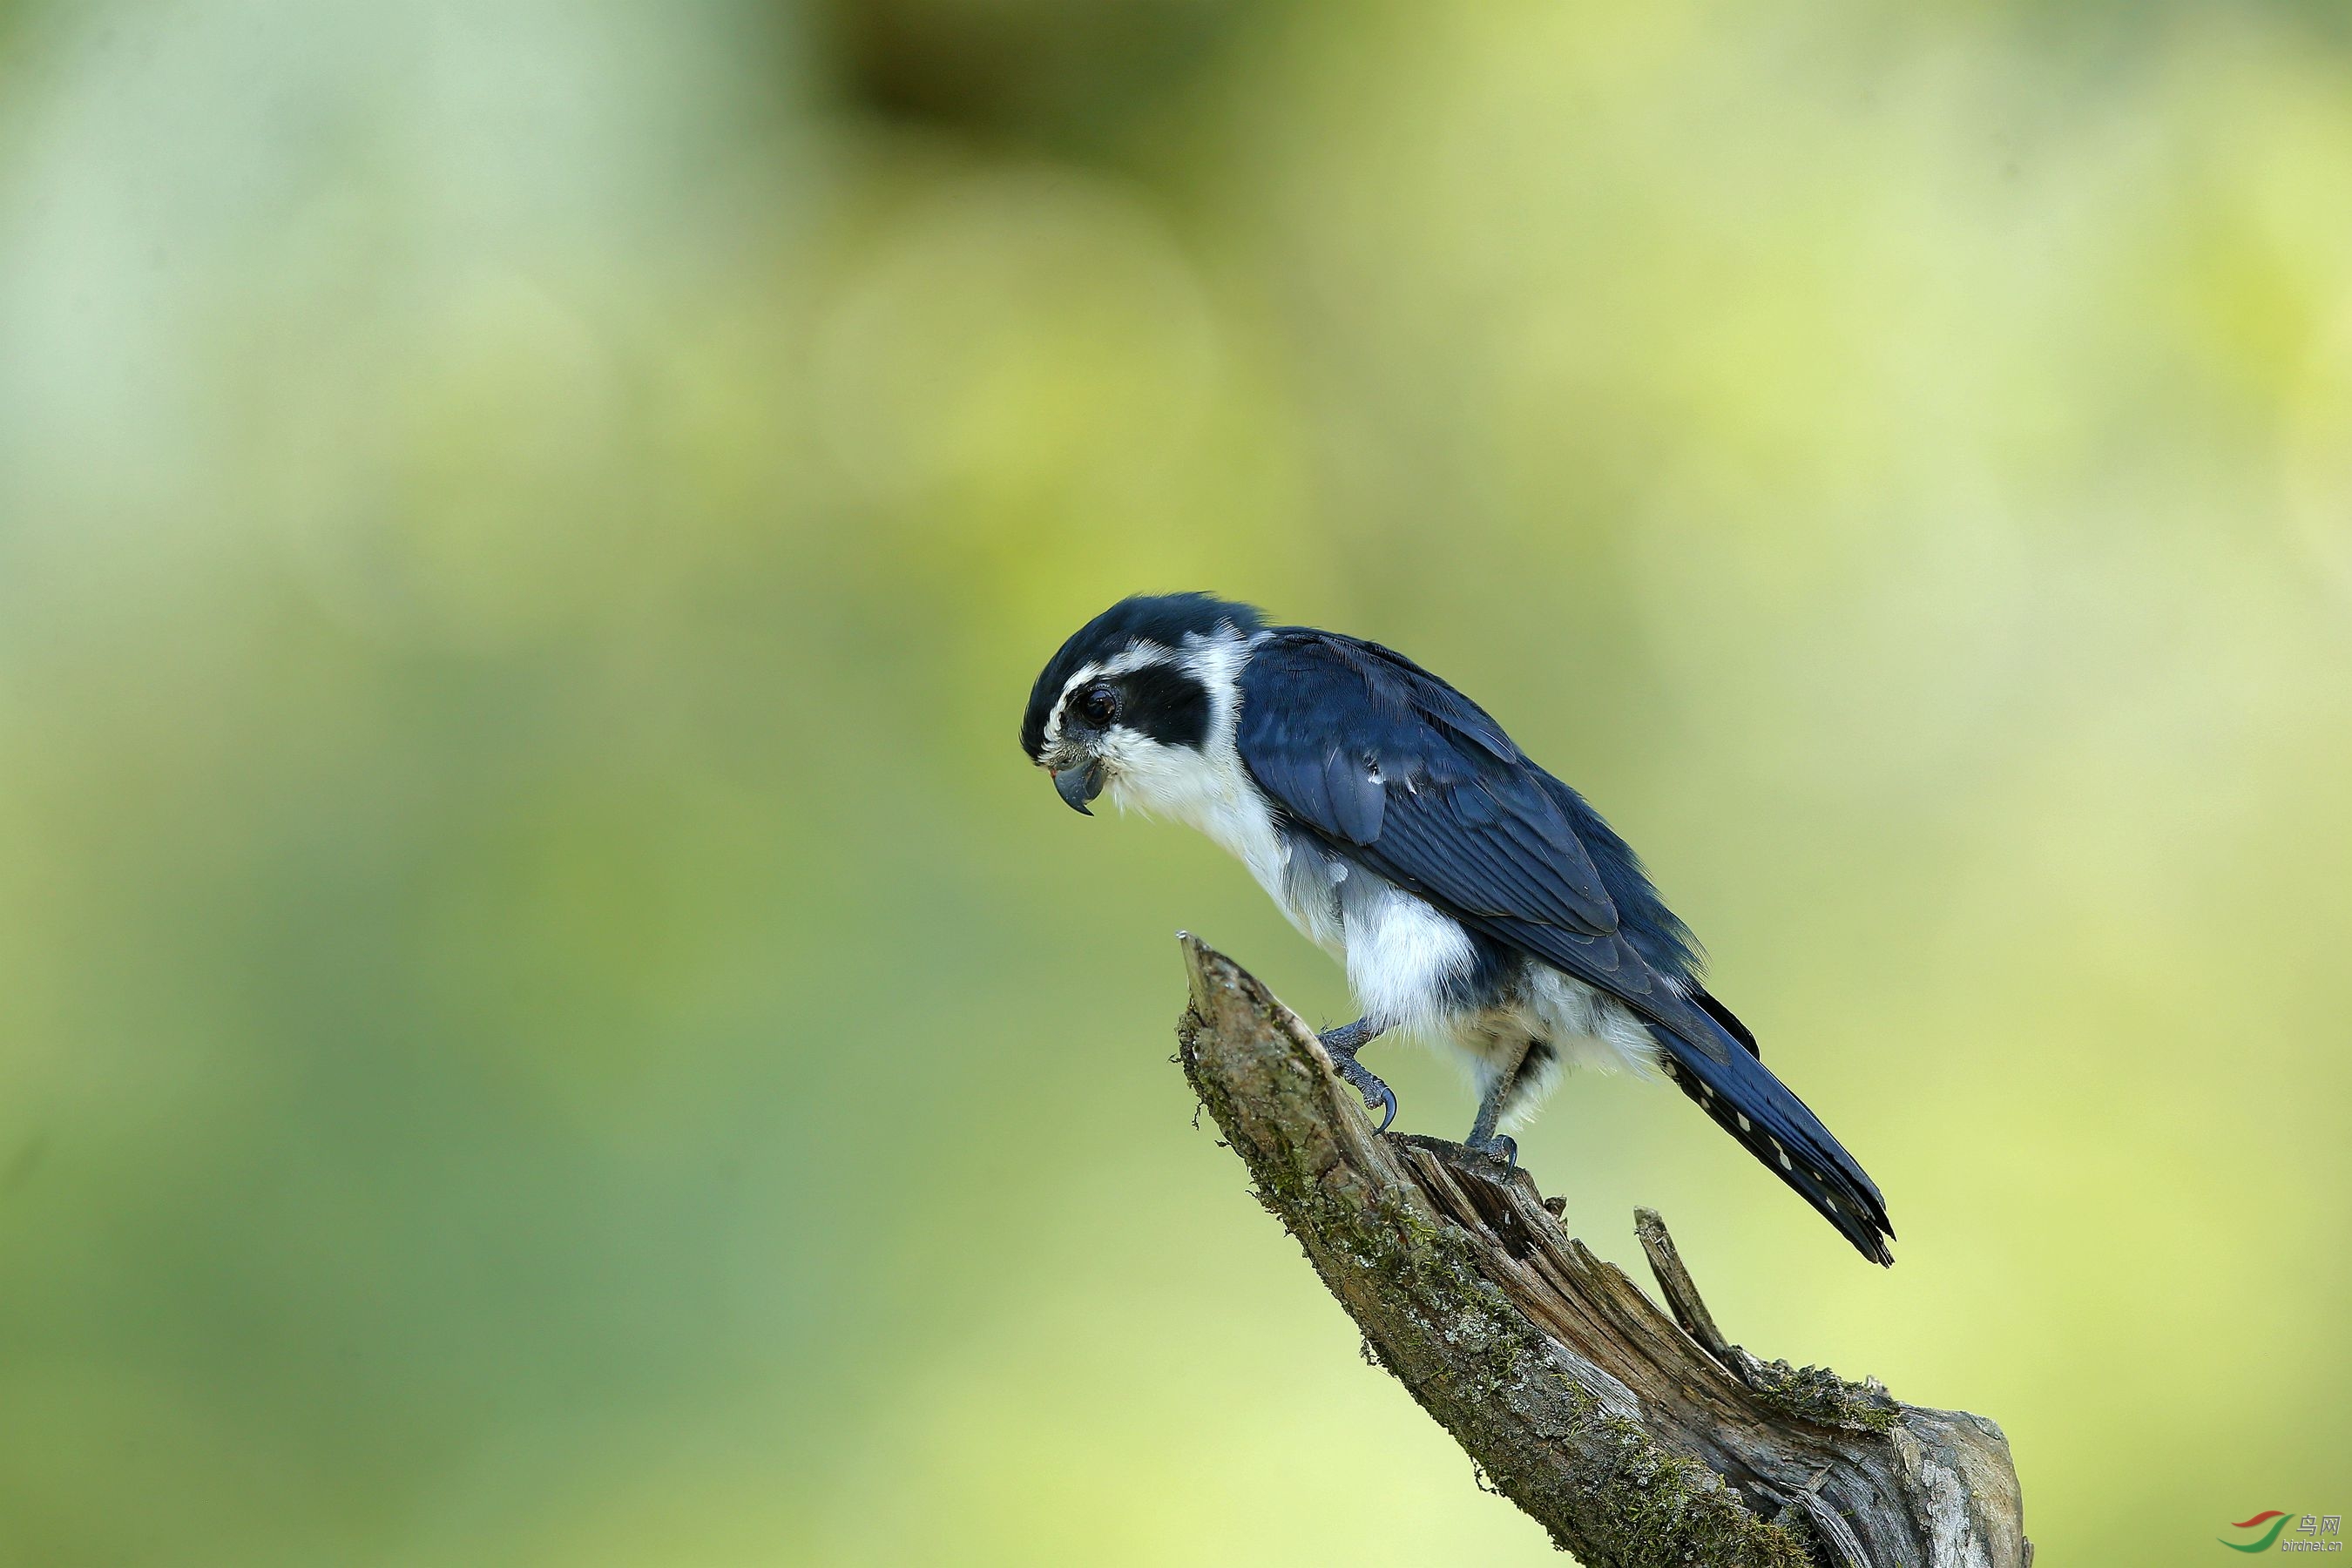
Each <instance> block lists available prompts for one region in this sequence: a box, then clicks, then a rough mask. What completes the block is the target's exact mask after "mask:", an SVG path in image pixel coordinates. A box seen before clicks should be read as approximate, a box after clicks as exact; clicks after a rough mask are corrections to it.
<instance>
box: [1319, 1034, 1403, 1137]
mask: <svg viewBox="0 0 2352 1568" xmlns="http://www.w3.org/2000/svg"><path fill="white" fill-rule="evenodd" d="M1354 1027H1355V1026H1354V1025H1352V1024H1351V1025H1349V1026H1347V1028H1340V1029H1334V1030H1332V1031H1331V1032H1330V1034H1328V1035H1325V1036H1323V1037H1322V1040H1323V1048H1324V1049H1325V1050H1326V1051H1328V1052H1329V1053H1330V1054H1331V1065H1332V1066H1333V1067H1335V1068H1339V1076H1340V1077H1341V1078H1344V1079H1347V1080H1348V1085H1349V1088H1351V1089H1354V1090H1355V1091H1356V1092H1357V1093H1358V1094H1360V1095H1361V1096H1363V1097H1364V1110H1365V1112H1366V1114H1368V1115H1369V1114H1370V1113H1371V1112H1373V1111H1378V1112H1380V1117H1381V1124H1380V1125H1379V1126H1378V1127H1375V1128H1373V1129H1372V1131H1375V1132H1385V1131H1388V1130H1389V1123H1390V1122H1391V1121H1395V1120H1396V1113H1397V1098H1396V1095H1395V1093H1394V1092H1393V1091H1391V1089H1390V1088H1389V1086H1388V1085H1387V1084H1384V1083H1382V1082H1381V1080H1380V1079H1379V1078H1378V1077H1377V1076H1375V1075H1374V1073H1373V1072H1372V1069H1371V1068H1368V1067H1366V1066H1365V1065H1364V1064H1363V1063H1361V1062H1360V1061H1358V1060H1357V1059H1356V1050H1357V1045H1359V1044H1360V1043H1361V1042H1360V1041H1359V1042H1356V1043H1355V1044H1351V1043H1349V1041H1348V1039H1347V1034H1348V1029H1351V1028H1354ZM1334 1037H1338V1038H1337V1042H1336V1043H1335V1039H1334Z"/></svg>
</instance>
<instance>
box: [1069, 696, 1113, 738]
mask: <svg viewBox="0 0 2352 1568" xmlns="http://www.w3.org/2000/svg"><path fill="white" fill-rule="evenodd" d="M1072 706H1073V707H1075V708H1076V710H1077V714H1078V717H1079V718H1080V719H1081V720H1083V721H1085V722H1086V724H1087V727H1088V728H1089V729H1095V730H1105V729H1108V728H1109V727H1110V721H1112V720H1114V719H1116V718H1118V692H1117V691H1114V690H1113V689H1110V688H1109V687H1108V686H1089V687H1087V689H1085V690H1084V691H1081V692H1079V693H1078V700H1077V701H1076V703H1074V704H1072Z"/></svg>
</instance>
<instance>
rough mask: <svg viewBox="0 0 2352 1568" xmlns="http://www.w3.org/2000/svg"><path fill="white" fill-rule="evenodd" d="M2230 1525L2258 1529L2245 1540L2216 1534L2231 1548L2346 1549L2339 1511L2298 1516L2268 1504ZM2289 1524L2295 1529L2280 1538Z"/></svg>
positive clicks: (2217, 1538)
mask: <svg viewBox="0 0 2352 1568" xmlns="http://www.w3.org/2000/svg"><path fill="white" fill-rule="evenodd" d="M2230 1528H2231V1530H2241V1531H2258V1532H2259V1533H2256V1534H2253V1535H2251V1536H2249V1537H2248V1538H2247V1539H2245V1540H2242V1541H2231V1540H2227V1539H2225V1538H2222V1537H2219V1536H2217V1537H2215V1539H2216V1540H2219V1541H2221V1544H2222V1545H2224V1546H2226V1547H2228V1548H2229V1549H2230V1550H2231V1551H2232V1552H2268V1551H2269V1550H2270V1549H2271V1548H2272V1547H2273V1546H2275V1547H2277V1548H2278V1549H2279V1550H2280V1551H2281V1552H2341V1551H2343V1550H2344V1541H2343V1535H2344V1516H2343V1515H2342V1514H2340V1513H2306V1514H2305V1515H2304V1516H2303V1517H2302V1518H2301V1519H2297V1518H2296V1517H2295V1516H2294V1515H2293V1514H2291V1513H2288V1512H2287V1511H2286V1510H2284V1509H2276V1508H2266V1509H2264V1510H2263V1511H2262V1512H2260V1513H2258V1514H2256V1515H2254V1517H2253V1518H2252V1519H2245V1520H2240V1521H2238V1522H2237V1523H2235V1524H2233V1525H2231V1527H2230ZM2290 1528H2292V1529H2293V1530H2294V1534H2293V1535H2292V1536H2289V1537H2288V1538H2287V1539H2286V1540H2284V1541H2281V1540H2280V1539H2279V1537H2280V1536H2282V1535H2285V1534H2286V1532H2287V1531H2288V1530H2289V1529H2290ZM2331 1538H2333V1539H2331Z"/></svg>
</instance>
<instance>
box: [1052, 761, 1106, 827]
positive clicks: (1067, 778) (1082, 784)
mask: <svg viewBox="0 0 2352 1568" xmlns="http://www.w3.org/2000/svg"><path fill="white" fill-rule="evenodd" d="M1102 788H1103V765H1102V763H1099V762H1089V763H1082V764H1080V765H1078V766H1076V767H1068V768H1064V769H1062V770H1061V771H1060V772H1058V773H1055V775H1054V792H1055V794H1056V795H1060V796H1061V797H1062V802H1063V804H1064V805H1067V806H1068V807H1069V808H1070V809H1071V810H1072V811H1075V812H1076V813H1077V814H1078V815H1079V816H1093V815H1094V813H1093V812H1091V811H1088V810H1087V802H1088V801H1090V800H1092V799H1094V797H1095V796H1097V795H1100V794H1102Z"/></svg>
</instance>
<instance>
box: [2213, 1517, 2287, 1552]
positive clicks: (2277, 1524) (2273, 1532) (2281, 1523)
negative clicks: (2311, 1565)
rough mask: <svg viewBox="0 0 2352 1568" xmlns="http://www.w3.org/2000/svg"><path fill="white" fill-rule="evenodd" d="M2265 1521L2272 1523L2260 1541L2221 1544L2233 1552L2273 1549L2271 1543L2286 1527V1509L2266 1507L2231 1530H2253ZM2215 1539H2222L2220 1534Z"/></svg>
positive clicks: (2225, 1542) (2223, 1542)
mask: <svg viewBox="0 0 2352 1568" xmlns="http://www.w3.org/2000/svg"><path fill="white" fill-rule="evenodd" d="M2265 1522H2267V1523H2268V1524H2269V1525H2270V1528H2269V1529H2268V1530H2265V1531H2263V1537H2262V1539H2261V1540H2260V1541H2255V1542H2242V1541H2222V1542H2221V1544H2222V1545H2224V1546H2226V1547H2228V1548H2229V1549H2230V1550H2231V1551H2232V1552H2268V1551H2269V1550H2270V1549H2271V1543H2272V1542H2274V1541H2276V1540H2277V1539H2278V1538H2279V1531H2282V1530H2284V1529H2285V1528H2286V1514H2285V1513H2284V1510H2279V1509H2275V1508H2269V1509H2264V1510H2263V1511H2262V1512H2260V1513H2258V1514H2256V1515H2254V1517H2253V1518H2252V1519H2249V1520H2245V1521H2241V1522H2240V1523H2237V1524H2233V1525H2231V1527H2230V1528H2231V1530H2253V1529H2255V1528H2257V1527H2259V1526H2261V1525H2263V1523H2265ZM2213 1539H2215V1540H2216V1541H2221V1537H2220V1536H2218V1535H2217V1536H2215V1537H2214V1538H2213Z"/></svg>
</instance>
